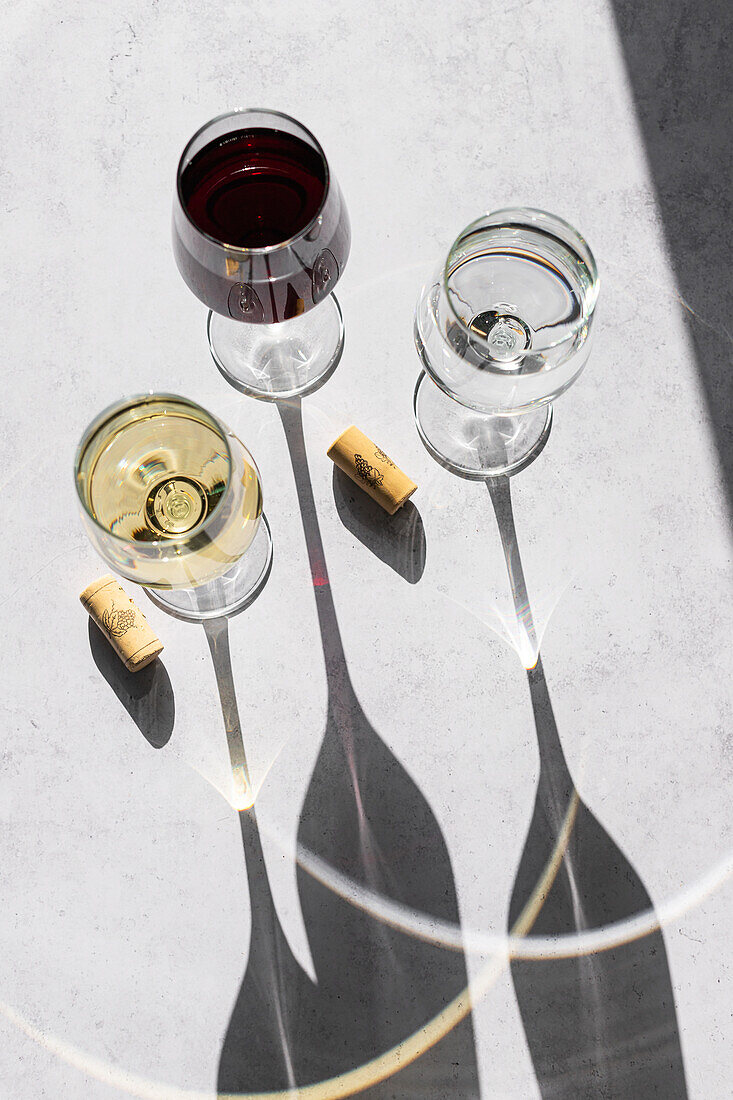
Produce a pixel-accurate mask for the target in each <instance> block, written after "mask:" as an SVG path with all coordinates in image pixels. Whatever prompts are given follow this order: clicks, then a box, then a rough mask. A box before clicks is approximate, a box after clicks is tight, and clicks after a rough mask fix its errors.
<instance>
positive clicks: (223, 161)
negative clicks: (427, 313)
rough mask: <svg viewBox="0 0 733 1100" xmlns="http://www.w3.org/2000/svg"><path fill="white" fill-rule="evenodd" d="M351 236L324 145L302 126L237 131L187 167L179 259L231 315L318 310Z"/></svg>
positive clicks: (198, 288) (189, 277)
mask: <svg viewBox="0 0 733 1100" xmlns="http://www.w3.org/2000/svg"><path fill="white" fill-rule="evenodd" d="M350 242H351V233H350V228H349V219H348V215H347V213H346V207H345V205H344V202H343V199H342V197H341V192H340V190H339V188H338V184H337V183H336V182H335V180H334V179H332V178H331V179H329V171H328V166H327V164H326V161H325V158H324V156H323V154H322V152H321V150H320V148H318V146H316V145H315V144H309V143H308V141H306V140H303V139H302V138H301V137H298V136H296V135H295V134H290V133H287V132H286V131H284V130H276V129H269V128H264V127H257V128H254V127H253V128H250V129H244V130H243V129H238V130H233V131H231V132H230V133H226V134H224V135H222V136H219V137H217V138H216V139H215V140H213V141H211V142H209V143H208V144H207V145H204V146H203V147H202V148H201V149H199V150H198V151H197V152H195V153H194V155H193V156H192V157H191V159H190V160H189V161H188V162H187V163H185V164H182V165H181V168H180V169H179V175H178V201H177V203H176V204H175V205H174V209H173V247H174V251H175V256H176V263H177V264H178V268H179V270H180V272H181V274H182V275H183V278H184V279H185V281H186V283H187V284H188V286H189V287H190V289H191V290H192V291H193V292H194V294H196V295H197V297H199V298H200V299H201V301H203V302H204V303H205V304H206V305H207V306H209V307H210V308H211V309H213V310H214V311H215V312H216V313H221V314H223V315H224V316H225V317H233V318H235V319H236V320H239V321H246V322H249V323H250V324H262V323H265V324H269V323H273V322H277V321H285V320H288V319H289V318H291V317H296V316H298V314H300V313H304V312H305V311H306V310H309V309H312V308H313V306H315V305H317V304H318V303H319V302H320V301H321V300H322V299H323V298H325V297H326V296H327V295H328V294H330V293H331V291H332V290H333V289H334V287H335V285H336V282H337V281H338V278H339V276H340V274H341V272H342V270H343V267H344V264H345V263H346V259H347V257H348V254H349V246H350ZM258 250H259V251H258Z"/></svg>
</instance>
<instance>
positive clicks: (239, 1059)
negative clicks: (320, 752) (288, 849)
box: [204, 618, 313, 1095]
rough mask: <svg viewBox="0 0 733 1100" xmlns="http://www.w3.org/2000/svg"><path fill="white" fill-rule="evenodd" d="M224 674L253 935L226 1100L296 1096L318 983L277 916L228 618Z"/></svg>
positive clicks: (226, 1066)
mask: <svg viewBox="0 0 733 1100" xmlns="http://www.w3.org/2000/svg"><path fill="white" fill-rule="evenodd" d="M204 630H205V632H206V638H207V641H208V643H209V650H210V652H211V659H212V662H213V665H214V671H215V673H216V682H217V687H218V691H219V700H220V703H221V709H222V716H223V718H224V728H225V730H226V737H227V745H228V748H229V756H230V759H231V765H232V780H233V786H234V796H233V801H234V803H235V805H237V806H238V807H240V808H239V824H240V828H241V832H242V844H243V846H244V858H245V866H246V870H247V884H248V887H249V903H250V912H251V929H250V944H249V955H248V959H247V967H246V970H245V973H244V977H243V979H242V984H241V986H240V989H239V993H238V995H237V999H236V1001H235V1004H234V1006H233V1009H232V1014H231V1017H230V1019H229V1024H228V1026H227V1030H226V1034H225V1037H224V1042H223V1044H222V1051H221V1055H220V1058H219V1071H218V1080H217V1088H218V1091H219V1093H220V1094H226V1095H228V1094H232V1093H240V1092H241V1093H251V1092H260V1091H262V1092H265V1091H266V1092H269V1091H272V1090H288V1089H292V1088H293V1087H294V1086H295V1083H296V1077H295V1073H296V1066H295V1064H294V1045H295V1038H294V1035H293V1031H294V1028H295V1027H297V1026H299V1021H300V1020H301V1019H303V1018H312V1009H311V1004H312V992H313V989H312V982H311V979H310V977H309V975H308V974H306V972H305V971H304V970H303V968H302V967H301V966H300V964H299V963H298V962H297V960H296V959H295V957H294V955H293V953H292V952H291V950H290V947H289V946H288V941H287V937H286V936H285V933H284V932H283V929H282V926H281V925H280V921H279V920H278V917H277V912H276V910H275V904H274V901H273V897H272V892H271V889H270V883H269V879H268V876H267V868H266V865H265V859H264V854H263V851H262V843H261V840H260V833H259V828H258V824H257V816H256V813H255V808H254V805H252V800H253V796H252V792H251V787H250V776H249V770H248V767H247V758H246V753H245V748H244V739H243V736H242V727H241V723H240V718H239V708H238V706H237V696H236V690H235V686H234V676H233V673H232V663H231V656H230V651H229V624H228V621H227V620H226V619H225V618H219V619H211V620H209V621H208V622H206V623H205V624H204Z"/></svg>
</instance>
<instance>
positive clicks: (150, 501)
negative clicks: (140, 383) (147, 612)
mask: <svg viewBox="0 0 733 1100" xmlns="http://www.w3.org/2000/svg"><path fill="white" fill-rule="evenodd" d="M75 479H76V488H77V493H78V498H79V503H80V506H81V515H82V520H83V522H84V524H85V527H86V530H87V534H88V535H89V538H90V539H91V541H92V543H93V544H94V546H95V548H96V549H97V550H98V551H99V553H100V554H101V555H102V557H103V558H104V559H105V560H106V561H107V562H108V563H109V565H111V566H112V568H113V569H114V570H115V571H116V572H117V573H120V574H121V575H122V576H123V577H126V578H127V579H129V580H132V581H135V582H136V583H138V584H142V585H145V586H146V587H148V588H149V589H155V590H157V591H156V595H155V597H154V599H155V602H157V603H159V604H161V605H162V606H163V607H165V608H166V609H167V610H169V611H171V612H172V613H174V614H179V613H180V614H182V615H183V617H186V618H193V619H206V618H210V617H212V616H213V615H215V614H223V613H228V614H229V613H232V612H233V611H234V610H237V609H238V608H239V607H241V606H242V605H243V604H244V603H245V602H247V600H248V599H249V598H250V597H251V593H252V591H253V589H254V588H255V587H256V586H257V584H258V583H259V581H260V578H261V577H262V576H263V574H266V572H267V569H268V568H269V562H270V558H271V554H272V550H271V544H270V536H269V532H268V529H267V524H266V522H265V521H264V519H263V516H262V490H261V486H260V478H259V474H258V471H257V467H256V466H255V463H254V459H253V458H252V456H251V455H250V454H249V452H248V451H247V449H246V448H245V447H244V445H243V444H242V443H241V442H240V441H239V439H237V437H236V436H235V435H233V434H232V432H230V431H229V429H228V428H226V427H225V426H224V425H223V424H221V423H219V421H217V420H216V419H215V418H214V417H213V416H212V415H211V414H210V413H208V412H206V410H205V409H202V408H201V407H200V406H199V405H196V404H194V402H193V401H189V400H188V399H187V398H184V397H176V396H174V395H172V394H147V395H143V396H140V397H133V398H129V399H127V400H123V401H121V402H120V403H118V404H117V405H114V406H112V407H111V408H109V409H107V410H106V411H105V412H103V413H102V414H101V415H100V416H99V417H98V418H97V419H96V420H95V421H94V422H93V423H92V424H91V425H90V426H89V428H88V429H87V430H86V432H85V433H84V436H83V438H82V440H81V443H80V444H79V448H78V451H77V455H76V464H75Z"/></svg>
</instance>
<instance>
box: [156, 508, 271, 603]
mask: <svg viewBox="0 0 733 1100" xmlns="http://www.w3.org/2000/svg"><path fill="white" fill-rule="evenodd" d="M271 566H272V537H271V535H270V525H269V523H268V522H267V518H266V517H265V515H264V514H263V515H262V518H261V519H260V524H259V527H258V528H257V534H256V535H255V537H254V539H253V540H252V542H251V544H250V546H249V547H248V549H247V552H246V553H245V554H243V555H242V557H241V558H240V559H239V561H238V562H237V563H236V564H235V565H233V566H232V568H231V569H229V570H228V571H227V572H226V573H223V574H222V576H221V577H216V579H215V580H213V581H208V582H207V583H206V584H201V585H199V586H198V588H166V589H161V588H146V589H145V591H146V593H147V594H148V596H149V597H150V599H151V600H152V601H153V603H154V604H155V605H156V606H157V607H160V608H161V609H162V610H163V611H167V612H168V614H169V615H173V616H175V618H177V619H184V620H185V621H186V622H189V623H202V622H204V621H205V620H206V619H219V618H228V617H229V616H231V615H236V614H237V612H239V611H244V609H245V607H249V605H250V604H251V603H252V602H253V600H255V599H256V598H257V596H259V594H260V592H261V591H262V589H263V588H264V586H265V584H266V582H267V578H268V577H269V575H270V568H271Z"/></svg>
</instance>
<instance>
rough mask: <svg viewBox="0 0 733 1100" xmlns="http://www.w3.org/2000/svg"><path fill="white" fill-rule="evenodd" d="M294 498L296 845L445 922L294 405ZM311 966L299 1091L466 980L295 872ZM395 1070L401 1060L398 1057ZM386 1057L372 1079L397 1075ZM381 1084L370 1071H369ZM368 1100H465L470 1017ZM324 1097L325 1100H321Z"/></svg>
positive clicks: (390, 1038)
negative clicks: (298, 691) (337, 567)
mask: <svg viewBox="0 0 733 1100" xmlns="http://www.w3.org/2000/svg"><path fill="white" fill-rule="evenodd" d="M278 410H279V413H280V417H281V420H282V423H283V429H284V432H285V437H286V441H287V446H288V450H289V453H290V458H291V462H292V467H293V472H294V476H295V482H296V487H297V493H298V501H299V507H300V512H301V516H302V522H303V530H304V534H305V541H306V547H307V552H308V557H309V562H310V568H311V576H312V580H313V586H314V594H315V600H316V609H317V615H318V623H319V628H320V635H321V644H322V646H323V654H324V659H325V666H326V675H327V682H328V711H327V719H326V730H325V735H324V739H323V744H322V747H321V750H320V753H319V756H318V759H317V762H316V765H315V768H314V771H313V775H312V777H311V781H310V785H309V787H308V791H307V794H306V797H305V800H304V804H303V808H302V812H301V817H300V825H299V831H298V843H299V847H300V849H301V851H305V852H307V853H310V854H312V855H313V856H315V857H317V858H318V859H319V860H321V861H322V862H323V864H326V865H327V866H328V867H330V868H333V869H334V870H335V871H336V872H339V873H341V874H342V875H344V876H347V878H348V880H350V881H351V882H352V883H353V884H355V892H357V893H358V891H359V889H364V890H367V891H370V892H371V895H372V896H374V895H377V896H380V897H384V898H385V899H388V900H390V901H394V902H398V903H401V904H402V905H404V906H407V907H410V908H413V909H415V910H418V911H419V912H421V913H425V914H429V915H434V916H435V917H437V918H439V919H442V920H445V921H450V922H454V923H457V922H458V920H459V914H458V904H457V898H456V889H455V883H454V878H453V872H452V868H451V862H450V857H449V854H448V850H447V847H446V844H445V840H444V837H443V835H442V832H441V830H440V826H439V825H438V822H437V820H436V818H435V816H434V814H433V812H432V810H431V809H430V806H429V805H428V803H427V801H426V799H425V798H424V797H423V795H422V794H421V792H420V791H419V790H418V788H417V786H416V784H415V782H414V780H413V779H412V778H411V777H410V776H409V775H408V773H407V771H406V770H405V768H404V767H403V766H402V765H401V764H400V763H399V762H398V760H397V759H396V758H395V756H394V755H393V754H392V752H390V750H389V749H388V748H387V746H386V745H385V743H384V741H383V740H382V739H381V737H380V736H379V734H378V733H377V732H376V730H375V729H374V728H373V726H372V725H371V723H370V722H369V719H368V718H367V716H366V715H365V714H364V712H363V710H362V708H361V705H360V703H359V700H358V698H357V696H356V693H355V691H354V688H353V686H352V684H351V680H350V677H349V670H348V666H347V662H346V657H345V654H344V650H343V646H342V642H341V635H340V631H339V625H338V621H337V617H336V611H335V607H334V602H333V597H332V594H331V588H330V583H329V578H328V571H327V568H326V561H325V556H324V551H323V544H322V540H321V534H320V529H319V524H318V518H317V514H316V508H315V503H314V499H313V490H312V486H311V481H310V473H309V469H308V459H307V454H306V449H305V443H304V439H303V424H302V410H301V404H300V401H299V400H296V401H293V402H291V403H289V404H280V405H279V406H278ZM298 890H299V895H300V901H301V906H302V911H303V917H304V920H305V926H306V930H307V934H308V940H309V944H310V948H311V953H312V958H313V963H314V966H315V971H316V977H317V986H316V988H315V993H314V996H315V1001H312V1002H311V1006H312V1007H311V1015H307V1014H304V1015H303V1016H301V1018H300V1020H299V1030H298V1034H297V1036H296V1042H295V1057H294V1065H295V1067H296V1079H297V1080H298V1083H299V1084H303V1083H305V1082H306V1081H307V1080H315V1079H318V1078H319V1077H320V1078H321V1079H323V1078H331V1077H334V1076H337V1075H340V1074H343V1073H346V1072H348V1071H349V1070H353V1069H354V1068H355V1067H359V1066H363V1065H364V1064H365V1063H367V1062H369V1061H370V1060H371V1059H374V1058H376V1057H378V1056H380V1055H382V1054H384V1053H385V1052H389V1051H392V1050H393V1048H394V1047H395V1046H397V1045H398V1044H400V1043H402V1042H403V1041H404V1040H408V1039H410V1038H411V1037H414V1036H415V1035H416V1034H417V1033H419V1032H420V1030H421V1029H422V1028H423V1027H424V1025H426V1024H427V1023H429V1021H430V1020H431V1019H433V1018H434V1017H435V1016H436V1015H437V1014H438V1013H439V1012H441V1010H442V1009H444V1008H445V1006H446V1005H447V1004H448V1003H449V1002H450V1001H452V1000H453V999H454V998H455V997H457V996H458V995H459V994H461V993H462V992H463V991H465V989H466V986H467V984H468V980H467V972H466V963H465V957H464V954H463V952H462V951H455V950H449V949H446V948H443V947H442V946H440V945H436V944H435V943H426V942H424V941H423V940H421V939H419V938H416V937H414V936H411V935H408V934H406V933H405V932H402V931H399V930H397V929H396V928H394V927H392V926H390V925H389V924H387V923H386V922H385V921H383V920H381V919H380V918H379V917H378V916H375V915H374V914H373V912H367V911H366V910H365V909H363V908H361V907H360V906H359V905H358V904H354V900H355V899H354V898H352V899H351V900H349V899H347V898H345V897H343V896H340V895H339V894H338V893H336V892H335V891H334V890H332V889H330V888H329V887H328V886H326V885H324V883H323V882H321V881H319V880H318V879H316V878H315V877H314V876H313V875H312V874H310V873H308V872H307V871H305V870H303V869H302V867H301V868H299V871H298ZM405 1061H407V1058H406V1059H405ZM400 1064H401V1063H400V1061H399V1054H396V1055H395V1057H394V1059H393V1060H392V1062H391V1064H390V1066H389V1068H388V1069H387V1071H386V1072H388V1073H389V1072H390V1070H394V1069H395V1068H396V1067H398V1066H399V1065H400ZM378 1072H379V1074H380V1075H381V1076H382V1077H383V1076H384V1073H385V1070H384V1067H383V1068H382V1069H381V1070H379V1071H378ZM362 1085H364V1086H366V1087H362V1088H361V1089H360V1093H359V1094H360V1095H364V1096H368V1097H371V1098H374V1100H388V1098H390V1100H391V1098H396V1097H399V1098H400V1100H408V1098H414V1100H418V1098H420V1100H445V1098H446V1097H448V1096H456V1097H461V1098H465V1100H471V1098H474V1097H478V1096H479V1084H478V1071H477V1065H476V1054H475V1044H474V1036H473V1024H472V1020H471V1016H470V1014H466V1015H465V1016H464V1017H463V1019H462V1020H461V1022H460V1023H459V1024H458V1025H457V1026H456V1027H455V1028H453V1029H452V1030H449V1031H448V1032H447V1034H445V1035H444V1036H443V1037H442V1038H441V1039H439V1041H438V1042H435V1043H433V1045H432V1046H431V1045H430V1043H429V1040H428V1039H427V1038H426V1040H425V1043H424V1049H423V1050H422V1051H421V1053H420V1055H419V1057H417V1058H415V1059H414V1060H412V1061H410V1062H409V1064H407V1065H404V1068H402V1069H400V1070H399V1072H398V1073H397V1074H396V1075H395V1076H391V1075H390V1076H388V1077H386V1078H384V1079H382V1080H379V1078H378V1075H377V1071H375V1072H374V1074H373V1075H372V1079H371V1080H370V1078H369V1074H368V1073H367V1076H366V1077H365V1079H364V1081H363V1082H362ZM324 1095H328V1093H325V1094H324Z"/></svg>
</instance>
